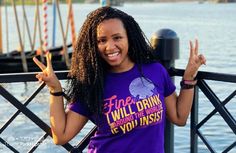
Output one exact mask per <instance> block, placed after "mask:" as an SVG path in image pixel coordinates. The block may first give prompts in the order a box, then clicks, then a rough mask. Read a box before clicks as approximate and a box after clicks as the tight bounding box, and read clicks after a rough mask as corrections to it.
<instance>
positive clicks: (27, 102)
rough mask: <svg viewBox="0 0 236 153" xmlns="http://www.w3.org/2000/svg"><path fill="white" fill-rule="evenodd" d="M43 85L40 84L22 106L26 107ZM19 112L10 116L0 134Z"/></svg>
mask: <svg viewBox="0 0 236 153" xmlns="http://www.w3.org/2000/svg"><path fill="white" fill-rule="evenodd" d="M44 86H45V84H44V83H42V84H41V85H40V86H39V88H38V89H37V90H36V91H35V92H34V93H33V94H32V96H30V98H29V99H28V100H27V101H26V102H25V103H24V104H23V105H24V106H27V105H28V104H29V103H30V101H31V100H32V99H33V98H34V97H35V96H36V95H37V94H38V93H39V92H40V91H41V90H42V89H43V88H44ZM20 112H21V111H20V110H17V111H16V112H15V113H14V114H13V115H12V116H11V118H10V119H9V120H8V121H7V122H6V123H5V124H4V125H3V126H2V127H1V129H0V134H1V133H2V132H3V131H4V130H5V129H6V128H7V127H8V125H10V124H11V122H12V121H13V120H14V119H15V118H16V117H17V115H19V113H20Z"/></svg>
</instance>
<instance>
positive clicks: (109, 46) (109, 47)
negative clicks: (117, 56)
mask: <svg viewBox="0 0 236 153" xmlns="http://www.w3.org/2000/svg"><path fill="white" fill-rule="evenodd" d="M115 48H116V44H115V42H114V41H113V40H110V41H107V45H106V50H114V49H115Z"/></svg>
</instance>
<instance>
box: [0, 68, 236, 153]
mask: <svg viewBox="0 0 236 153" xmlns="http://www.w3.org/2000/svg"><path fill="white" fill-rule="evenodd" d="M67 73H68V72H67V71H61V72H56V74H57V76H58V78H59V79H60V80H65V79H67ZM169 73H170V75H171V76H183V73H184V70H181V69H175V68H170V69H169ZM197 79H198V82H197V86H196V89H195V97H194V104H193V108H192V112H191V121H190V128H191V129H190V137H191V142H190V150H191V151H190V152H191V153H197V152H198V138H200V139H201V140H202V141H203V143H204V144H205V145H206V147H207V148H208V150H209V151H210V152H212V153H215V152H216V151H215V150H214V148H213V147H212V146H211V144H210V143H209V142H208V140H207V138H206V137H204V135H203V134H202V133H201V131H200V128H201V127H202V125H204V124H205V123H206V122H207V121H208V120H209V119H210V118H211V117H213V116H214V115H215V114H216V113H219V114H220V115H221V116H222V118H223V119H224V121H225V123H226V124H227V125H228V127H229V128H230V129H231V130H232V132H233V133H234V134H235V135H236V121H235V119H234V118H233V116H232V114H230V112H229V111H228V110H227V108H226V107H225V105H226V104H227V103H229V102H230V100H232V98H234V97H235V95H236V89H235V90H234V91H233V92H232V93H231V94H230V95H229V96H228V97H227V98H226V99H225V100H224V101H221V100H219V98H218V97H217V96H216V94H215V93H214V92H213V91H212V89H211V88H210V87H209V86H208V84H207V83H206V80H213V81H222V82H229V83H236V75H230V74H222V73H212V72H199V73H198V75H197ZM31 81H37V80H36V78H35V73H22V74H19V73H18V74H1V75H0V83H13V82H31ZM44 87H45V84H43V83H42V84H41V85H39V87H38V88H37V89H36V90H35V91H34V92H33V93H32V94H31V96H29V97H28V99H27V100H26V101H25V102H24V103H22V102H20V101H19V100H18V99H17V98H15V97H14V96H13V95H12V94H11V93H10V92H9V91H7V90H6V89H5V88H4V87H3V86H2V85H0V94H1V96H2V97H3V98H4V99H6V100H7V101H8V102H10V103H11V104H12V106H14V107H15V108H16V109H17V111H16V112H15V113H14V114H13V115H12V116H11V117H10V118H9V119H8V120H7V122H5V124H4V125H2V126H1V129H0V134H1V133H2V132H3V131H4V130H6V129H7V127H8V126H9V125H10V124H11V123H12V122H14V119H15V118H16V117H17V116H18V115H19V114H20V113H23V114H24V115H25V116H26V117H28V118H29V119H30V120H31V121H32V122H33V123H34V124H35V125H37V126H38V127H39V128H40V129H42V130H43V131H44V134H43V135H42V136H41V137H40V138H39V139H38V141H37V142H36V143H35V144H34V145H33V146H32V147H31V148H30V149H29V151H28V152H34V151H35V150H36V149H37V148H38V146H40V144H41V143H42V142H43V141H45V139H46V138H47V137H48V136H52V134H51V130H50V127H49V125H47V124H46V123H45V122H44V121H42V120H41V119H40V118H39V117H38V116H37V115H35V114H34V113H33V112H32V111H31V110H30V109H28V108H27V105H28V104H29V103H31V102H32V101H33V100H34V99H35V97H36V95H37V94H38V93H40V92H41V91H42V89H43V88H44ZM233 87H235V88H236V86H232V88H233ZM199 90H201V91H202V92H203V93H204V95H205V96H206V97H207V98H208V99H209V101H210V102H211V104H212V105H213V106H214V110H212V112H210V113H209V114H208V115H207V116H206V117H205V118H204V119H202V120H201V121H198V96H199V95H198V92H199ZM95 129H96V128H93V129H92V130H91V132H89V133H88V135H87V136H85V137H84V139H82V140H81V141H80V142H79V143H78V145H76V146H72V145H71V144H69V143H67V144H65V145H63V147H64V148H65V149H66V150H67V151H69V152H73V153H74V152H82V151H83V150H84V149H85V148H86V146H87V144H88V142H89V139H90V137H91V136H92V135H93V134H94V132H95ZM235 140H236V139H235ZM0 143H2V144H3V145H4V146H5V147H7V148H8V149H9V150H11V151H12V152H14V153H18V152H19V151H18V150H17V149H15V147H14V146H13V145H11V144H8V142H7V141H6V140H4V138H2V136H0ZM169 147H170V148H172V147H173V146H169ZM234 147H236V141H235V142H233V143H232V144H231V145H229V146H228V147H227V148H226V149H225V150H224V151H223V153H227V152H229V151H230V150H232V149H233V148H234ZM167 153H173V151H167Z"/></svg>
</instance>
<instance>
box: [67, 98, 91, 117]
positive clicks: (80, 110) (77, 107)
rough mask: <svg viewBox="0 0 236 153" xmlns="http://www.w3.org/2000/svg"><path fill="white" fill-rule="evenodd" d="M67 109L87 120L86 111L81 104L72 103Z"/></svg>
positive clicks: (87, 113) (87, 114)
mask: <svg viewBox="0 0 236 153" xmlns="http://www.w3.org/2000/svg"><path fill="white" fill-rule="evenodd" d="M67 109H69V110H71V111H73V112H76V113H78V114H80V115H83V116H86V117H88V118H89V111H88V109H87V108H86V107H85V106H84V105H83V104H81V103H79V102H74V103H70V104H68V105H67Z"/></svg>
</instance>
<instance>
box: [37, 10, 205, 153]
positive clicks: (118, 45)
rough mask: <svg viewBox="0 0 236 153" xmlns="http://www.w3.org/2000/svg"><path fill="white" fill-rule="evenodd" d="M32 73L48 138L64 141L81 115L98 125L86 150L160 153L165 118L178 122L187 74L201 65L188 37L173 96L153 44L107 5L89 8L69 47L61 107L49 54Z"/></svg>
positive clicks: (185, 110) (188, 98)
mask: <svg viewBox="0 0 236 153" xmlns="http://www.w3.org/2000/svg"><path fill="white" fill-rule="evenodd" d="M33 60H34V62H35V63H36V64H37V65H38V66H39V67H40V68H41V69H42V73H39V74H37V75H36V77H37V78H38V80H39V81H44V82H45V83H46V84H47V86H48V88H49V91H50V94H51V96H50V121H51V128H52V133H53V141H54V143H55V144H64V143H66V142H68V141H70V140H71V139H72V138H73V137H74V136H75V135H76V134H78V133H79V132H80V130H81V129H82V128H83V126H84V125H85V124H86V123H87V121H88V120H91V121H92V122H94V123H95V124H96V125H97V127H98V129H97V131H96V134H95V135H94V136H93V137H92V138H91V140H90V143H89V147H88V152H97V153H111V152H112V153H127V152H128V153H139V152H143V151H144V150H143V149H144V148H145V152H150V153H164V128H165V119H166V118H168V120H169V121H171V122H172V123H174V124H176V125H185V123H186V120H187V118H188V115H189V112H190V110H191V106H192V100H193V92H194V88H193V87H194V85H195V84H196V80H194V78H195V76H196V74H197V71H198V69H199V67H200V66H201V65H202V64H205V62H206V60H205V58H204V56H203V55H198V42H197V40H196V41H195V44H194V45H193V44H192V42H191V41H190V57H189V62H188V64H187V67H186V70H185V73H184V76H183V80H182V81H181V90H180V93H179V95H178V96H177V94H176V92H175V86H174V84H173V83H172V81H171V79H170V77H169V75H168V73H167V71H166V70H165V68H164V67H163V66H162V65H161V64H159V63H158V62H156V60H155V58H154V57H153V55H152V48H151V47H150V44H149V43H148V41H147V39H146V37H145V36H144V33H143V32H142V30H141V29H140V27H139V25H138V24H137V22H136V21H135V20H134V19H133V17H131V16H130V15H128V14H126V13H124V12H122V11H120V10H118V9H114V8H112V7H101V8H98V9H97V10H95V11H93V12H91V13H90V14H89V15H88V17H87V19H86V21H85V22H84V24H83V26H82V28H81V31H80V34H79V37H78V40H77V43H76V47H75V50H74V52H73V57H72V64H71V70H70V72H69V76H70V78H71V79H70V82H69V87H70V88H69V89H68V95H69V97H70V98H71V103H70V105H69V107H68V108H69V109H68V110H67V111H65V110H64V103H63V92H62V87H61V84H60V82H59V80H58V79H57V77H56V75H55V74H54V71H53V68H52V65H51V58H50V54H47V66H45V65H43V64H42V63H41V62H39V61H38V60H37V59H36V58H34V59H33Z"/></svg>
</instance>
